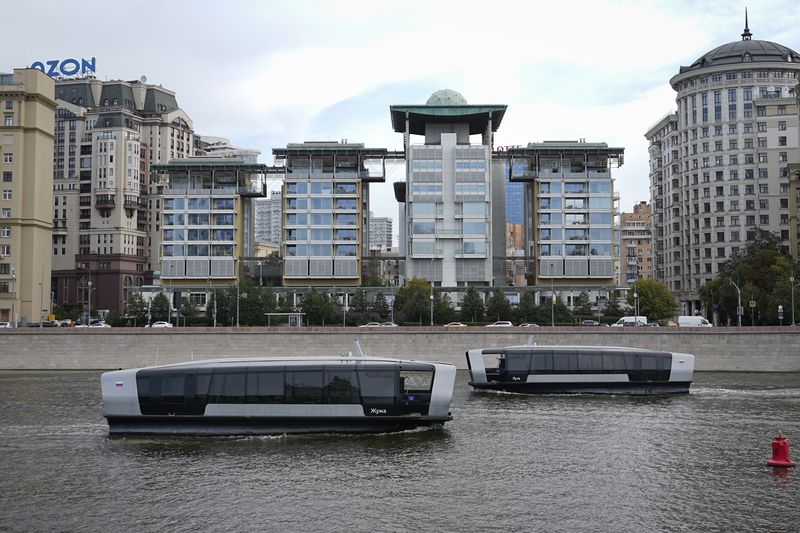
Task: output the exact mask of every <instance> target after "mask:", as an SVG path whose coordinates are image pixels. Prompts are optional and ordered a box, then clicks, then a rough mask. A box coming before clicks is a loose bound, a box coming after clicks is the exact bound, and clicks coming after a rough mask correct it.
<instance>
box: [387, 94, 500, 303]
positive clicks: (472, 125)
mask: <svg viewBox="0 0 800 533" xmlns="http://www.w3.org/2000/svg"><path fill="white" fill-rule="evenodd" d="M506 107H507V106H505V105H468V104H467V101H466V100H465V99H464V97H463V96H461V95H460V94H459V93H457V92H455V91H452V90H448V89H445V90H441V91H437V92H435V93H433V95H431V97H430V98H429V99H428V101H427V102H426V104H425V105H393V106H391V107H390V112H391V118H392V127H393V128H394V131H395V132H398V133H402V134H403V146H404V147H405V157H406V183H405V184H404V186H401V187H396V188H395V196H396V198H397V200H398V202H400V204H401V213H400V222H401V226H402V227H401V230H400V235H401V241H400V248H401V249H400V253H401V254H402V255H405V258H406V260H405V277H406V278H408V279H410V278H413V277H418V278H425V279H427V280H429V281H431V283H432V284H433V285H435V286H439V287H465V286H491V285H492V284H493V283H494V280H495V274H496V272H495V270H496V269H495V265H494V262H493V248H492V246H493V243H492V234H493V230H492V218H493V217H492V215H493V211H492V209H493V192H494V190H493V180H492V175H493V172H492V171H493V169H492V146H493V138H494V132H495V131H497V128H498V127H499V126H500V123H501V121H502V119H503V115H504V114H505V110H506ZM412 135H419V136H424V144H412V142H411V136H412ZM472 137H474V138H475V140H476V141H477V142H473V141H472ZM500 179H502V177H501V178H500ZM503 185H504V182H502V181H500V182H499V188H500V189H501V193H502V187H503ZM501 197H502V194H501ZM494 207H496V206H494ZM498 231H499V232H500V233H501V235H502V237H503V239H502V240H504V237H505V228H504V227H503V226H502V220H501V227H500V228H498ZM504 252H505V246H504V245H502V247H501V248H500V252H499V254H501V255H502V254H503V253H504ZM498 263H499V264H498V270H499V273H500V275H501V276H502V277H504V276H503V275H502V274H503V270H504V265H503V264H502V262H498Z"/></svg>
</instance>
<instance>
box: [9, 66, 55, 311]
mask: <svg viewBox="0 0 800 533" xmlns="http://www.w3.org/2000/svg"><path fill="white" fill-rule="evenodd" d="M54 90H55V85H54V83H53V80H52V79H51V78H50V77H48V76H46V75H45V74H43V73H42V72H41V71H39V70H36V69H14V73H13V74H0V108H1V109H2V111H0V113H2V122H0V152H2V155H1V156H0V157H2V160H0V172H2V175H3V178H2V181H0V190H1V191H2V196H0V321H3V322H11V323H14V324H21V325H24V324H26V323H27V322H39V321H40V320H42V319H43V318H44V317H45V315H47V314H48V313H49V312H50V309H51V305H50V304H51V299H50V285H51V281H50V276H51V260H50V258H51V249H50V235H51V232H52V218H51V216H50V215H51V214H52V213H51V212H50V206H49V202H47V201H46V199H47V198H49V197H50V194H51V191H52V189H53V173H52V172H51V168H50V165H51V160H50V154H51V153H52V151H53V112H54V110H55V108H56V103H55V101H54Z"/></svg>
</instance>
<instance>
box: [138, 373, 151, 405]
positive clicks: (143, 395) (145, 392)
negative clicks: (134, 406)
mask: <svg viewBox="0 0 800 533" xmlns="http://www.w3.org/2000/svg"><path fill="white" fill-rule="evenodd" d="M136 390H137V391H138V392H139V404H148V403H150V378H149V377H143V376H137V377H136Z"/></svg>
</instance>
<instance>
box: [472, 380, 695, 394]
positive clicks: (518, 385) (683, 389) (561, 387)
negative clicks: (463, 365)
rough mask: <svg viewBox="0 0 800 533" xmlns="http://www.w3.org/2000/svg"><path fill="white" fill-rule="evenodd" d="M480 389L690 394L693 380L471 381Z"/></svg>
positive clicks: (540, 392) (514, 391)
mask: <svg viewBox="0 0 800 533" xmlns="http://www.w3.org/2000/svg"><path fill="white" fill-rule="evenodd" d="M470 385H471V386H472V387H473V388H474V389H475V390H478V391H487V390H488V391H502V392H513V393H518V394H619V395H622V394H625V395H634V396H636V395H641V396H649V395H661V394H688V393H689V386H690V385H691V382H689V381H686V382H680V381H670V382H661V383H656V382H638V383H637V382H628V381H626V382H609V383H603V382H588V383H530V382H497V381H493V382H489V383H470Z"/></svg>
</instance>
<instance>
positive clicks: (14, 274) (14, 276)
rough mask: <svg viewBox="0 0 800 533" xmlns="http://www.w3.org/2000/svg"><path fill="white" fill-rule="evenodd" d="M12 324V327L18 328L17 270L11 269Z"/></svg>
mask: <svg viewBox="0 0 800 533" xmlns="http://www.w3.org/2000/svg"><path fill="white" fill-rule="evenodd" d="M11 283H12V285H13V287H11V323H12V327H14V328H15V327H17V306H16V303H17V269H16V268H14V267H13V266H12V267H11Z"/></svg>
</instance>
